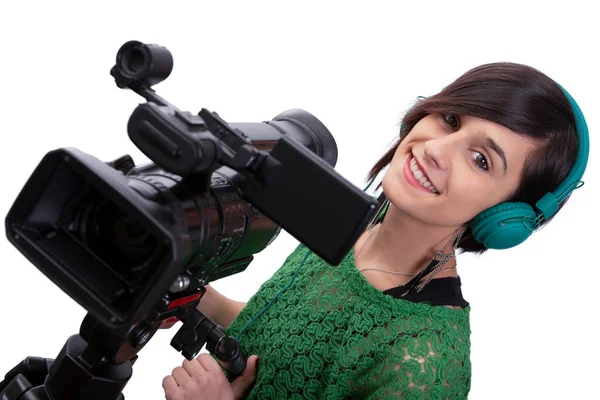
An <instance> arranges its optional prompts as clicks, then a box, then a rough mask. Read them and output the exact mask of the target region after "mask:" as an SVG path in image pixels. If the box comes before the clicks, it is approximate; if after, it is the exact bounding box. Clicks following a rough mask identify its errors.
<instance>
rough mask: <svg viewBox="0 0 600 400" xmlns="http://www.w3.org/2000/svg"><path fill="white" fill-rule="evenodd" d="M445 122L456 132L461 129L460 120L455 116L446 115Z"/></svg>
mask: <svg viewBox="0 0 600 400" xmlns="http://www.w3.org/2000/svg"><path fill="white" fill-rule="evenodd" d="M444 121H446V123H447V124H448V125H449V126H450V127H451V128H452V129H454V130H458V128H460V119H459V118H458V115H455V114H444Z"/></svg>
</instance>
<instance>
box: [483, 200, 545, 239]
mask: <svg viewBox="0 0 600 400" xmlns="http://www.w3.org/2000/svg"><path fill="white" fill-rule="evenodd" d="M536 218H537V214H536V213H535V211H534V210H533V207H531V206H530V205H529V204H527V203H500V204H498V205H495V206H494V207H491V208H489V209H487V210H485V211H483V212H482V213H480V214H479V215H477V216H476V217H475V218H474V219H473V220H472V221H471V232H472V234H473V238H475V240H477V241H478V242H479V243H481V244H482V245H484V246H485V247H487V248H488V249H496V250H503V249H508V248H511V247H514V246H516V245H518V244H521V243H523V242H524V241H525V240H527V238H528V237H529V236H531V234H532V230H531V228H529V227H528V226H527V223H530V224H532V223H533V221H535V220H536Z"/></svg>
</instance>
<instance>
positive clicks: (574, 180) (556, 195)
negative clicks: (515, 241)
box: [535, 84, 590, 225]
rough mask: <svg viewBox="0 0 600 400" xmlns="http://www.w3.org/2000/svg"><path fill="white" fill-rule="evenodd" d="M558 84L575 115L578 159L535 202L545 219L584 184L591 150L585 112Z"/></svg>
mask: <svg viewBox="0 0 600 400" xmlns="http://www.w3.org/2000/svg"><path fill="white" fill-rule="evenodd" d="M558 86H560V88H561V89H562V91H563V93H564V94H565V96H566V97H567V99H568V100H569V104H570V105H571V109H572V110H573V114H574V115H575V129H576V130H577V139H578V140H577V142H578V144H577V159H576V160H575V164H574V165H573V168H571V171H569V174H568V175H567V177H566V178H565V179H564V180H563V182H562V183H561V184H560V185H559V186H558V188H557V189H556V190H555V191H554V192H551V193H546V194H545V195H544V196H543V197H542V198H541V199H540V200H539V201H538V202H537V203H535V207H536V208H537V209H538V210H540V211H541V213H542V214H541V216H540V217H541V218H543V219H545V220H548V219H549V218H550V217H551V216H552V215H554V214H555V213H556V212H557V211H558V207H559V205H560V203H562V202H563V201H564V200H565V199H566V198H567V197H568V196H569V195H570V194H571V192H573V191H574V190H575V189H578V188H580V187H581V186H583V184H584V182H583V181H582V180H581V179H582V178H583V174H584V172H585V169H586V166H587V161H588V154H589V151H590V138H589V132H588V127H587V123H586V122H585V117H584V116H583V112H582V111H581V108H579V105H578V104H577V102H576V101H575V99H574V98H573V96H571V94H569V92H567V91H566V89H565V88H563V87H562V86H561V85H560V84H559V85H558ZM538 221H539V222H541V219H540V218H538ZM539 222H538V223H539ZM536 225H537V224H536Z"/></svg>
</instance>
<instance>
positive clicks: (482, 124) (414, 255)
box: [186, 63, 588, 400]
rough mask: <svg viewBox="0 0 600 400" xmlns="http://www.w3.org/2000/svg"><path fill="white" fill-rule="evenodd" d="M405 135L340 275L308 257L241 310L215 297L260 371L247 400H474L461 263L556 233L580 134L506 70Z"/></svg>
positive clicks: (460, 91) (471, 81)
mask: <svg viewBox="0 0 600 400" xmlns="http://www.w3.org/2000/svg"><path fill="white" fill-rule="evenodd" d="M401 126H402V128H401V130H400V134H399V136H398V140H397V142H396V143H395V145H394V146H393V147H392V148H391V149H390V150H389V151H388V152H386V153H385V154H384V155H383V157H382V158H381V159H380V160H379V161H378V162H377V163H376V164H375V165H374V166H373V168H372V169H371V171H370V173H369V174H368V176H367V180H368V181H369V182H370V184H372V183H373V181H374V180H375V179H376V178H377V176H378V175H379V174H380V173H381V172H382V170H383V169H384V168H387V171H386V172H385V174H384V176H383V179H382V181H381V183H380V184H379V186H378V188H381V189H383V190H382V193H381V195H380V197H379V203H380V207H381V209H380V212H378V213H377V215H376V218H375V219H374V220H373V221H372V222H371V224H370V225H369V227H368V228H367V230H366V231H365V232H364V233H363V234H362V235H361V236H360V238H359V239H358V241H357V242H356V244H355V249H353V251H351V252H349V253H348V254H347V255H346V257H345V258H344V260H343V262H342V263H341V264H340V265H339V266H337V267H332V266H330V265H328V264H327V263H325V261H323V260H322V259H320V258H319V257H317V256H315V255H313V254H311V252H310V251H308V249H307V248H306V247H305V246H303V245H300V246H298V247H297V248H296V250H295V251H294V252H293V253H292V254H291V255H290V256H289V257H288V258H287V259H286V261H285V263H284V265H283V266H282V268H280V269H279V270H278V271H277V272H276V273H275V274H274V276H273V277H272V278H271V279H270V280H268V281H267V282H266V283H264V284H263V285H262V286H261V288H260V290H259V291H258V293H257V294H255V295H254V296H253V297H252V298H251V299H250V300H249V302H248V303H247V304H246V305H245V307H243V309H242V310H241V311H239V310H240V308H239V307H238V306H237V305H236V304H233V302H231V301H228V300H223V299H222V298H221V300H220V301H221V302H224V303H225V304H226V305H227V304H229V306H226V307H225V308H227V307H229V309H230V310H232V312H230V313H228V315H236V317H235V318H234V320H233V322H232V323H231V325H229V328H228V331H229V333H230V334H233V335H238V337H240V343H241V345H242V347H243V348H244V351H245V352H246V354H248V355H250V354H252V355H257V356H258V357H260V363H259V366H258V369H257V370H255V371H256V382H255V384H254V385H253V387H252V389H251V391H250V392H249V394H248V397H249V398H251V399H292V398H312V399H348V398H361V399H384V398H385V399H392V398H418V399H428V400H432V399H465V398H467V396H468V394H469V391H470V388H471V362H470V322H469V316H470V305H469V303H468V302H467V301H466V300H465V299H464V298H463V296H462V292H461V281H460V278H459V276H458V273H457V271H456V261H455V254H456V252H458V251H459V250H460V251H463V252H476V253H482V252H484V251H485V250H487V249H488V248H496V249H505V248H509V247H514V246H516V245H518V244H519V243H521V242H523V241H524V240H525V239H526V238H527V237H528V236H529V235H530V234H531V232H532V231H534V230H535V229H537V228H539V227H540V226H542V225H543V224H545V223H547V222H548V221H549V220H550V219H551V218H552V216H553V215H554V214H555V213H556V212H557V211H558V210H559V209H560V208H561V207H562V206H563V205H564V201H565V200H566V199H567V198H568V197H569V195H570V193H571V191H572V190H573V189H574V188H576V187H578V185H579V183H580V181H579V179H581V177H582V175H583V172H584V170H585V165H586V162H587V152H588V148H587V147H588V145H587V127H586V125H585V120H584V119H583V115H582V114H581V111H580V110H579V108H578V106H577V104H576V103H575V102H574V100H572V98H570V95H568V93H567V92H566V91H564V90H563V89H562V88H561V87H560V86H559V85H558V84H556V83H555V82H554V81H552V80H551V79H550V78H549V77H547V76H546V75H544V74H543V73H541V72H539V71H537V70H535V69H533V68H531V67H529V66H525V65H520V64H513V63H495V64H487V65H482V66H480V67H477V68H474V69H472V70H470V71H468V72H466V73H465V74H464V75H463V76H461V77H460V78H458V79H457V80H456V81H455V82H453V83H451V84H450V85H448V86H447V87H446V88H444V90H442V91H441V92H440V93H438V94H436V95H434V96H431V97H429V98H423V99H421V100H419V101H418V102H417V103H416V104H415V105H414V107H413V108H412V109H411V110H409V111H408V113H407V114H406V115H405V117H404V119H403V121H402V124H401ZM553 191H554V192H553ZM534 210H535V211H534ZM207 296H208V299H210V296H213V298H215V299H216V298H219V294H218V293H216V292H215V291H213V290H212V289H211V290H209V291H208V292H207ZM201 305H202V303H201ZM236 307H237V308H236ZM233 310H235V311H233ZM200 311H203V310H202V309H201V310H200ZM230 321H231V319H229V320H227V321H226V324H227V325H228V324H229V322H230ZM253 371H254V370H253ZM186 376H187V375H186ZM186 379H187V378H186ZM239 397H241V396H238V397H236V398H239ZM190 398H191V397H190Z"/></svg>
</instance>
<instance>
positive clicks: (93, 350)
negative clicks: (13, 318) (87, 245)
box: [0, 308, 246, 400]
mask: <svg viewBox="0 0 600 400" xmlns="http://www.w3.org/2000/svg"><path fill="white" fill-rule="evenodd" d="M177 317H178V318H179V319H180V320H181V321H183V326H182V327H181V328H180V329H179V331H178V332H177V333H176V334H175V336H174V337H173V339H172V340H171V345H172V346H173V347H174V348H175V349H176V350H177V351H181V352H182V354H183V355H184V356H185V357H186V358H187V359H192V358H193V357H195V356H196V354H197V353H198V352H199V351H200V350H201V349H202V347H203V346H204V345H205V344H206V349H207V350H208V351H209V352H210V353H211V354H213V355H215V356H216V357H217V359H219V360H220V361H221V362H225V363H227V364H226V365H227V367H226V369H227V376H228V379H229V380H230V381H232V380H233V379H235V377H237V375H239V374H240V373H241V372H242V371H243V370H244V368H245V367H246V358H245V356H244V355H243V353H242V352H241V351H240V346H239V343H238V342H237V340H236V339H235V338H233V337H231V336H228V335H227V334H226V333H225V330H224V329H223V328H222V327H220V326H218V325H217V324H215V323H214V322H213V321H212V320H210V319H208V318H207V317H206V316H204V314H202V313H201V312H200V311H198V310H197V309H196V308H188V309H186V310H181V311H180V313H179V315H178V316H177ZM160 323H161V321H157V322H152V323H148V322H147V321H142V322H141V323H137V324H135V325H133V326H126V327H123V328H118V329H115V328H110V327H107V326H106V325H105V324H103V323H101V321H99V320H98V319H97V318H95V317H94V316H93V315H92V314H90V313H88V314H87V315H86V316H85V318H84V320H83V322H82V324H81V327H80V329H79V334H76V335H73V336H71V337H69V339H67V341H66V343H65V345H64V346H63V348H62V350H61V351H60V353H59V354H58V357H56V359H49V358H41V357H27V358H26V359H24V360H23V361H21V362H20V363H19V364H18V365H16V366H15V367H14V368H13V369H11V370H10V371H9V372H8V373H7V374H6V376H5V379H4V380H3V381H2V382H0V400H79V399H85V400H124V398H125V396H124V395H123V394H122V393H121V392H122V390H123V388H124V387H125V385H126V384H127V382H128V381H129V379H130V378H131V375H132V373H133V364H134V363H135V361H136V360H137V358H138V356H137V353H138V351H140V350H141V349H142V348H143V347H144V346H145V345H146V343H148V341H149V340H150V338H151V337H152V336H153V335H154V334H155V333H156V331H157V330H158V328H159V326H160Z"/></svg>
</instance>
